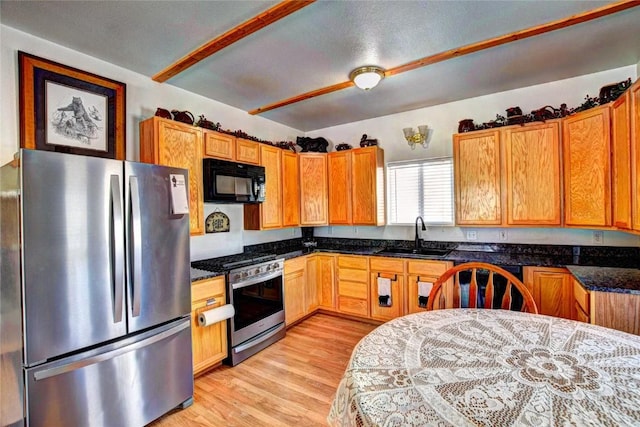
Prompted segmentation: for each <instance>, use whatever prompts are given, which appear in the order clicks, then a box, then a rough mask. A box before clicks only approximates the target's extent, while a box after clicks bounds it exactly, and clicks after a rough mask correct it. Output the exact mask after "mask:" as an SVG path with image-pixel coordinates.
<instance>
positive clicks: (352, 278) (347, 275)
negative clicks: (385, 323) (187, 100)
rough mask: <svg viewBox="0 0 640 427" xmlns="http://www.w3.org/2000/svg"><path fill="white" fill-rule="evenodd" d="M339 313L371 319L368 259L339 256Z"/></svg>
mask: <svg viewBox="0 0 640 427" xmlns="http://www.w3.org/2000/svg"><path fill="white" fill-rule="evenodd" d="M337 263H338V289H337V292H338V295H337V307H336V308H337V311H338V312H340V313H345V314H351V315H355V316H359V317H369V262H368V259H367V257H362V256H352V255H339V256H338V261H337Z"/></svg>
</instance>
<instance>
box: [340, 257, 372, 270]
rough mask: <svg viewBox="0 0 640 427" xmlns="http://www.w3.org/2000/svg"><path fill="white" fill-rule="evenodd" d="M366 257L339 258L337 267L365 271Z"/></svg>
mask: <svg viewBox="0 0 640 427" xmlns="http://www.w3.org/2000/svg"><path fill="white" fill-rule="evenodd" d="M367 261H368V260H367V257H356V256H339V257H338V267H348V268H359V269H361V270H366V269H367Z"/></svg>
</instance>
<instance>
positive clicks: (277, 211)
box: [244, 144, 282, 230]
mask: <svg viewBox="0 0 640 427" xmlns="http://www.w3.org/2000/svg"><path fill="white" fill-rule="evenodd" d="M260 159H261V164H262V166H264V170H265V180H266V192H265V201H264V202H262V203H257V204H245V205H244V228H245V230H266V229H272V228H281V227H282V150H281V149H280V148H278V147H273V146H271V145H266V144H260Z"/></svg>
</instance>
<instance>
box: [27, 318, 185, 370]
mask: <svg viewBox="0 0 640 427" xmlns="http://www.w3.org/2000/svg"><path fill="white" fill-rule="evenodd" d="M189 326H191V323H190V322H183V323H181V324H180V325H177V326H176V327H174V328H171V329H167V330H166V331H163V332H160V333H159V334H156V335H153V336H151V337H149V338H147V339H144V340H142V341H138V342H135V343H133V344H130V345H126V346H124V347H120V348H117V349H115V350H112V351H107V352H106V353H102V354H98V355H95V356H93V357H89V358H86V359H82V360H77V361H75V362H71V363H67V364H64V365H60V366H56V367H53V368H49V369H43V370H41V371H37V372H34V374H33V379H34V380H35V381H40V380H44V379H47V378H51V377H55V376H57V375H61V374H64V373H67V372H71V371H75V370H76V369H80V368H84V367H85V366H89V365H95V364H96V363H99V362H102V361H105V360H109V359H113V358H114V357H116V356H119V355H121V354H124V353H128V352H130V351H133V350H137V349H139V348H142V347H146V346H149V345H151V344H153V343H156V342H158V341H162V340H164V339H166V338H169V337H171V336H173V335H176V334H177V333H178V332H180V331H182V330H183V329H186V328H188V327H189Z"/></svg>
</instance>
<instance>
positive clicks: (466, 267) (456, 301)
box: [427, 262, 538, 314]
mask: <svg viewBox="0 0 640 427" xmlns="http://www.w3.org/2000/svg"><path fill="white" fill-rule="evenodd" d="M478 270H484V271H488V279H487V282H486V287H485V290H484V308H501V309H503V310H510V309H511V304H512V302H513V301H512V296H511V289H512V287H515V288H516V289H517V290H518V291H519V292H520V294H521V295H522V307H521V309H520V311H525V312H528V313H534V314H538V307H537V306H536V302H535V301H534V300H533V296H532V295H531V292H529V289H527V287H526V286H525V285H524V283H522V282H521V281H520V280H519V279H518V278H517V277H515V276H514V275H513V274H511V273H509V272H508V271H506V270H504V269H502V268H500V267H498V266H496V265H493V264H487V263H484V262H468V263H465V264H460V265H456V266H454V267H452V268H450V269H449V270H447V271H445V272H444V274H443V275H442V276H440V278H438V280H436V282H435V283H434V284H433V288H432V289H431V293H430V294H429V301H428V302H427V310H433V309H434V306H435V308H436V309H438V308H460V307H461V303H462V302H463V298H462V296H463V295H462V292H461V289H460V273H461V272H464V271H470V275H471V278H470V281H469V292H468V305H467V307H469V308H476V307H477V306H478V299H479V298H478V291H479V289H480V288H481V286H483V285H485V284H484V283H480V281H479V280H478ZM454 274H455V280H454V281H453V290H445V288H444V287H443V285H444V284H445V283H446V282H447V280H449V279H450V278H451V277H452V276H453V275H454ZM495 275H499V276H502V277H503V279H502V280H504V281H506V286H505V289H504V292H503V294H502V297H501V300H500V304H499V305H497V306H496V305H494V302H495V301H494V300H496V299H500V297H496V294H495V291H496V286H495V281H494V276H495ZM447 299H451V301H447ZM480 299H482V297H481V298H480ZM480 308H482V307H480Z"/></svg>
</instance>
